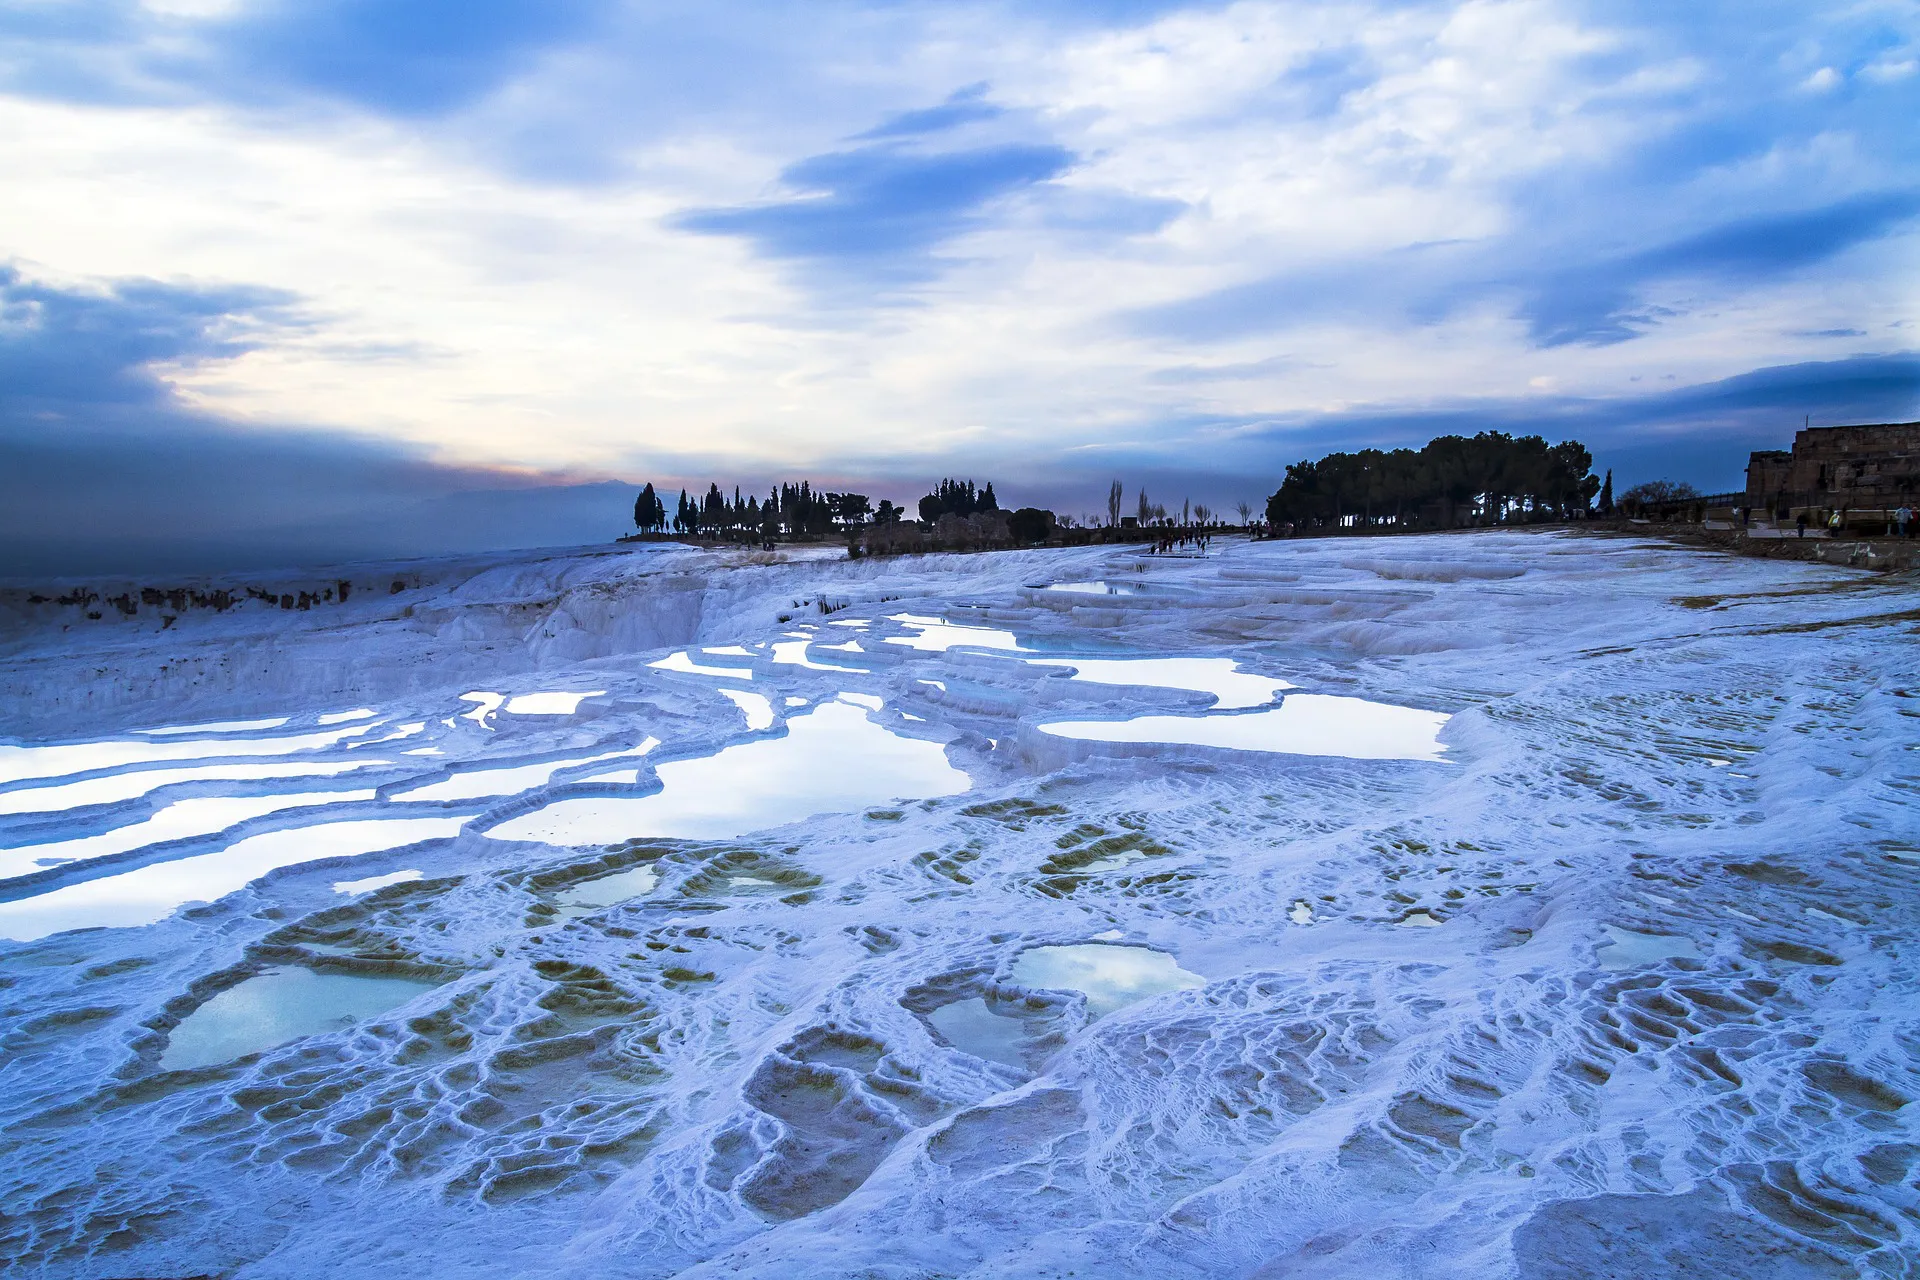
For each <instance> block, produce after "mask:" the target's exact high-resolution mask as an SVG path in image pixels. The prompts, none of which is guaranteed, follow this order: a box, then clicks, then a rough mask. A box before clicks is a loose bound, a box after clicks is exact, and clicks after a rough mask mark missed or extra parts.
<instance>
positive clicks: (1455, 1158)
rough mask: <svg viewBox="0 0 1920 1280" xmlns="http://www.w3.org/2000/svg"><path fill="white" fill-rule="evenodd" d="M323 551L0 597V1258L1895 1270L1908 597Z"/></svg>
mask: <svg viewBox="0 0 1920 1280" xmlns="http://www.w3.org/2000/svg"><path fill="white" fill-rule="evenodd" d="M342 572H343V573H344V572H346V571H342ZM353 573H354V574H356V575H358V576H357V577H355V578H354V579H353V581H352V583H351V584H350V585H352V587H353V590H352V591H351V594H350V596H349V598H348V600H347V601H346V602H345V603H340V602H338V600H337V595H335V594H334V593H331V592H329V593H328V594H327V595H326V597H325V599H326V603H323V604H315V605H313V606H312V607H311V608H302V609H300V610H294V609H291V608H287V607H284V606H283V605H280V604H276V603H275V602H277V601H284V600H287V599H291V598H292V597H291V595H288V594H287V593H288V592H290V591H293V590H294V589H295V588H296V587H298V589H299V590H306V589H307V588H306V586H301V585H299V584H293V585H288V584H282V583H278V582H270V581H266V580H264V579H263V580H262V581H261V582H260V583H258V584H255V583H252V582H248V581H241V580H235V581H234V582H231V583H224V584H209V585H221V586H224V587H225V588H227V589H228V590H229V592H230V596H231V598H232V599H233V600H235V601H237V603H234V604H233V605H232V607H230V608H222V609H218V610H216V609H213V608H190V609H186V610H185V611H184V612H181V613H179V614H178V615H177V616H171V615H170V616H169V617H167V619H166V620H165V621H164V622H163V621H162V620H161V618H160V617H158V616H155V615H154V611H153V610H142V611H136V612H135V613H133V614H132V615H130V616H129V615H127V614H126V612H125V610H120V609H116V610H111V611H105V612H104V616H102V617H99V618H91V619H90V618H88V617H87V615H86V612H85V606H73V605H70V604H69V605H62V604H60V603H59V599H58V598H57V597H60V596H61V595H63V593H66V592H68V591H69V589H70V588H69V584H48V585H49V587H51V588H52V589H43V590H42V591H41V592H40V593H39V594H40V596H41V598H40V599H38V600H35V599H32V598H30V597H29V595H28V593H27V591H26V590H24V589H23V590H19V591H11V592H5V593H0V735H4V736H0V1268H5V1269H6V1270H7V1271H8V1273H9V1274H17V1275H21V1276H29V1275H30V1276H36V1277H37V1276H48V1277H94V1278H104V1277H125V1276H187V1275H220V1276H225V1277H244V1278H247V1280H253V1278H266V1277H310V1276H319V1275H327V1276H345V1277H360V1276H365V1277H380V1278H381V1280H387V1278H389V1277H393V1276H396V1275H398V1276H423V1277H437V1276H449V1277H462V1278H465V1277H496V1276H497V1277H524V1276H554V1277H561V1276H567V1277H572V1276H594V1277H634V1278H641V1277H667V1276H686V1277H696V1276H699V1277H764V1278H766V1280H789V1278H793V1277H803V1278H804V1277H848V1276H885V1277H890V1278H895V1280H909V1278H912V1280H919V1278H923V1277H924V1278H929V1280H930V1278H931V1277H936V1276H941V1277H963V1276H964V1277H977V1278H979V1280H987V1278H989V1277H991V1278H994V1280H1011V1278H1014V1277H1036V1278H1037V1277H1065V1276H1080V1277H1146V1278H1150V1280H1189V1278H1192V1280H1199V1278H1202V1277H1266V1278H1270V1280H1271V1278H1277V1277H1314V1278H1317V1280H1326V1278H1329V1277H1353V1278H1355V1280H1388V1278H1401V1277H1406V1278H1411V1277H1422V1278H1424V1277H1474V1278H1475V1280H1482V1278H1490V1280H1497V1278H1502V1277H1514V1278H1516V1280H1540V1278H1546V1277H1553V1278H1565V1280H1571V1278H1573V1277H1585V1276H1606V1275H1634V1276H1648V1277H1654V1276H1664V1275H1696V1276H1709V1275H1711V1276H1725V1277H1746V1276H1764V1277H1782V1278H1784V1277H1789V1276H1853V1275H1860V1276H1887V1277H1893V1276H1911V1275H1913V1274H1914V1272H1913V1266H1914V1261H1913V1260H1914V1259H1915V1258H1916V1257H1920V1182H1917V1181H1916V1178H1920V1107H1915V1106H1914V1105H1913V1103H1912V1102H1910V1099H1914V1098H1920V976H1916V963H1915V962H1916V959H1920V955H1909V954H1908V953H1907V951H1906V948H1907V947H1908V946H1910V945H1912V946H1915V947H1916V952H1917V953H1920V892H1917V891H1920V818H1916V811H1915V808H1914V804H1915V798H1916V796H1920V657H1916V655H1917V654H1920V642H1917V641H1916V637H1915V634H1914V626H1915V622H1914V618H1915V592H1914V584H1913V583H1912V582H1911V581H1902V580H1896V579H1887V578H1881V577H1875V576H1870V575H1868V574H1865V573H1862V572H1855V571H1851V570H1845V569H1838V568H1828V567H1824V566H1810V565H1802V564H1787V563H1773V562H1768V561H1761V560H1743V559H1734V558H1728V557H1723V556H1718V555H1712V554H1707V553H1701V552H1696V551H1688V550H1681V549H1677V548H1672V547H1665V546H1661V545H1657V544H1652V543H1644V542H1637V541H1633V540H1628V539H1617V538H1604V537H1580V536H1573V535H1567V534H1549V533H1541V534H1522V533H1479V534H1464V535H1447V536H1435V537H1422V538H1406V539H1378V540H1367V541H1359V540H1339V539H1333V540H1319V541H1297V542H1271V543H1248V542H1244V541H1238V540H1228V541H1225V542H1223V543H1218V544H1216V547H1215V549H1214V552H1213V554H1211V555H1209V556H1207V557H1205V558H1173V557H1153V556H1147V555H1143V554H1140V552H1139V551H1138V550H1137V549H1134V548H1129V547H1113V548H1100V547H1093V548H1085V549H1074V550H1055V551H1032V552H1009V553H996V554H990V555H972V556H929V557H920V558H903V559H897V560H879V561H875V560H860V561H847V560H845V559H842V558H837V557H836V555H831V554H827V553H820V554H812V553H808V554H794V553H783V554H777V555H767V554H763V553H752V554H748V553H736V552H706V553H703V552H699V551H695V550H692V549H689V548H680V547H671V548H664V549H660V548H645V549H639V550H632V551H628V550H624V549H623V550H620V551H605V550H594V551H582V552H578V553H546V554H535V553H521V554H516V555H505V556H501V557H498V558H496V559H494V560H490V561H487V560H478V559H466V560H449V561H444V562H431V563H416V564H410V565H407V566H395V567H391V568H383V567H380V566H373V567H367V566H361V567H359V568H358V569H356V570H354V571H353ZM363 580H364V581H363ZM331 581H332V580H331V579H329V582H331ZM1035 584H1050V585H1040V586H1036V585H1035ZM144 585H151V586H154V587H156V588H160V589H163V590H164V589H168V588H171V587H174V586H177V585H179V584H173V583H153V584H127V585H125V586H115V587H111V588H107V589H106V590H108V591H121V590H127V589H128V587H131V588H132V590H131V592H130V595H129V596H128V597H127V598H128V599H132V598H133V597H136V596H139V595H140V592H139V590H138V588H139V587H140V586H144ZM256 586H257V588H258V589H257V590H255V591H254V593H253V594H248V589H249V588H255V587H256ZM103 594H104V592H103ZM309 594H310V596H311V597H312V598H315V599H318V598H320V597H319V595H318V594H317V592H310V593H309ZM67 598H69V599H72V598H74V597H72V596H68V597H67ZM96 612H98V611H97V610H96ZM829 615H830V616H829ZM839 628H844V629H839ZM842 637H844V639H843V638H842ZM342 708H355V710H353V711H343V710H342ZM335 726H338V727H335ZM399 738H408V739H412V741H409V742H407V743H406V745H405V747H404V749H402V748H399V747H393V746H376V745H374V744H376V743H390V742H393V741H395V740H396V739H399Z"/></svg>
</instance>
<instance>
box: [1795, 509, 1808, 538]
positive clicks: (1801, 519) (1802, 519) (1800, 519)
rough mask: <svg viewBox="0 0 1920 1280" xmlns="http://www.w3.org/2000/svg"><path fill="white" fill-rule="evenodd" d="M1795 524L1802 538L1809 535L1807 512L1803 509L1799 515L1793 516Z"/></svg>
mask: <svg viewBox="0 0 1920 1280" xmlns="http://www.w3.org/2000/svg"><path fill="white" fill-rule="evenodd" d="M1793 525H1794V528H1795V529H1796V530H1798V531H1799V535H1800V536H1801V537H1802V538H1804V537H1806V536H1807V513H1806V512H1804V511H1802V512H1801V513H1800V514H1799V515H1797V516H1795V517H1794V518H1793Z"/></svg>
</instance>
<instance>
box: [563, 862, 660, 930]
mask: <svg viewBox="0 0 1920 1280" xmlns="http://www.w3.org/2000/svg"><path fill="white" fill-rule="evenodd" d="M659 884H660V873H659V872H658V871H657V870H655V869H654V868H653V866H652V865H651V864H646V865H642V866H638V867H629V868H627V869H626V870H625V871H616V872H614V873H613V874H612V875H610V876H601V877H600V878H599V879H597V880H588V881H586V882H584V883H582V884H576V885H574V886H573V887H572V888H570V889H568V890H566V891H565V892H564V893H561V894H559V895H558V896H556V897H555V898H554V900H553V904H554V906H556V907H558V908H559V909H560V914H561V915H562V916H563V917H565V918H566V919H569V920H577V919H579V918H580V917H581V916H592V915H598V914H600V913H601V912H602V911H605V910H606V909H607V908H608V907H615V906H618V905H620V904H621V903H623V902H626V901H628V900H629V899H632V898H644V897H645V896H646V895H648V894H650V893H652V892H653V891H654V889H655V888H657V887H658V886H659Z"/></svg>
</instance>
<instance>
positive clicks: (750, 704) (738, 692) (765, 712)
mask: <svg viewBox="0 0 1920 1280" xmlns="http://www.w3.org/2000/svg"><path fill="white" fill-rule="evenodd" d="M720 696H721V697H723V698H725V699H726V700H727V701H729V702H731V703H733V705H734V706H736V707H738V708H740V713H741V714H742V715H744V716H746V718H747V732H749V733H758V732H760V731H761V730H762V729H771V728H772V727H773V701H772V699H770V698H768V697H767V696H766V695H765V694H763V693H748V692H747V691H746V690H745V689H722V690H720Z"/></svg>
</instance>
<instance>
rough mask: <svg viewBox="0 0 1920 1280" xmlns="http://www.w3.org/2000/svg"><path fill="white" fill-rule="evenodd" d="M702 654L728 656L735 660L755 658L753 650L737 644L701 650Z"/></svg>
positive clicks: (713, 646)
mask: <svg viewBox="0 0 1920 1280" xmlns="http://www.w3.org/2000/svg"><path fill="white" fill-rule="evenodd" d="M700 652H702V653H720V654H726V655H728V656H729V657H734V658H751V657H752V656H753V651H752V650H750V649H748V648H746V647H745V646H743V645H737V644H722V645H711V646H708V647H706V648H703V649H701V650H700Z"/></svg>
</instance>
